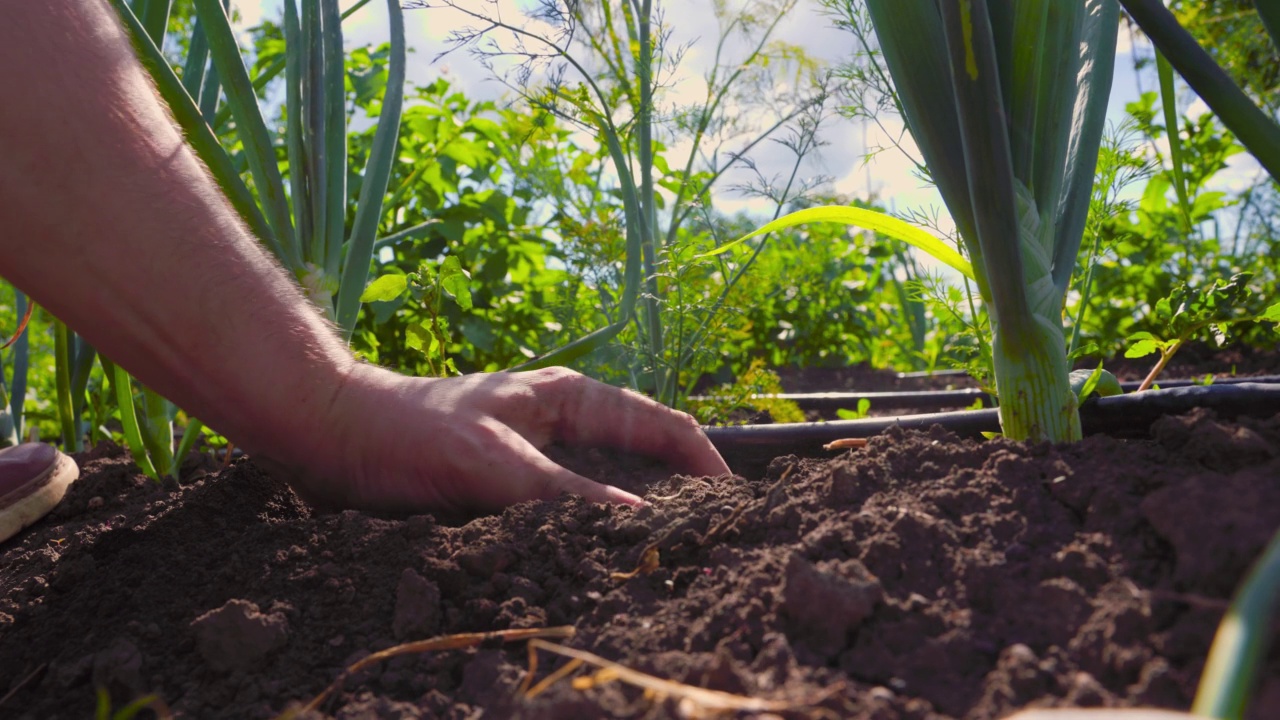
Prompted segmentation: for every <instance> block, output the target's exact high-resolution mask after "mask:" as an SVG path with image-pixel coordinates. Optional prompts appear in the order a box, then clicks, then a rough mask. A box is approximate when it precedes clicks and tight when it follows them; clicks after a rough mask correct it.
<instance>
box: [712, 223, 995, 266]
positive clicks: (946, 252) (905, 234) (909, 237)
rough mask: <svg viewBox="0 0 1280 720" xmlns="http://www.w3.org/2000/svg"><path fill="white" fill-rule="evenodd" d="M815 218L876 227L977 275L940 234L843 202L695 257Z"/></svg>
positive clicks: (771, 225) (776, 224)
mask: <svg viewBox="0 0 1280 720" xmlns="http://www.w3.org/2000/svg"><path fill="white" fill-rule="evenodd" d="M814 222H833V223H840V224H841V225H849V226H852V227H860V228H863V229H865V230H872V231H875V232H878V233H880V234H881V235H887V236H889V237H891V238H894V239H896V240H901V241H903V242H905V243H907V244H908V245H913V246H915V247H917V248H919V249H921V250H924V251H925V252H927V253H929V254H930V255H932V256H933V257H934V258H935V259H936V260H938V261H939V262H941V263H943V264H945V265H948V266H950V267H952V268H954V269H955V270H956V271H957V272H959V273H960V274H961V275H964V276H965V277H967V278H969V279H971V280H972V279H973V266H972V265H970V264H969V261H968V260H965V259H964V257H963V256H961V255H960V253H958V252H956V251H955V250H952V249H951V248H950V247H948V246H947V244H946V243H944V242H942V241H941V240H939V239H938V238H936V237H934V236H933V235H931V234H929V233H928V232H926V231H924V230H921V229H920V228H918V227H916V226H915V225H912V224H911V223H908V222H906V221H903V220H899V219H898V218H896V217H893V216H892V215H886V214H885V213H881V212H876V211H874V210H866V209H863V208H856V207H845V206H842V205H824V206H821V207H813V208H806V209H804V210H797V211H795V212H793V213H788V214H786V215H783V216H782V217H780V218H778V219H777V220H774V221H773V222H770V223H766V224H765V225H764V226H762V227H761V228H760V229H758V230H756V231H755V232H752V233H748V234H746V235H743V236H742V237H740V238H738V239H737V240H734V241H732V242H728V243H725V244H724V245H721V246H720V247H718V248H716V249H715V250H712V251H710V252H706V253H702V254H701V255H696V256H695V257H698V258H703V257H710V256H712V255H719V254H720V253H723V252H727V251H729V250H731V249H733V248H734V247H736V246H738V245H741V244H742V243H744V242H746V241H747V240H750V239H751V238H753V237H759V236H760V235H764V234H766V233H771V232H777V231H778V230H785V229H787V228H791V227H795V226H797V225H804V224H807V223H814Z"/></svg>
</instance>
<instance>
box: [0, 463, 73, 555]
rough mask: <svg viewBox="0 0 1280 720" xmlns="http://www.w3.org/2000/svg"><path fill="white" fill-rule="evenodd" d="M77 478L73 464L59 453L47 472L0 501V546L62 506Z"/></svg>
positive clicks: (0, 498)
mask: <svg viewBox="0 0 1280 720" xmlns="http://www.w3.org/2000/svg"><path fill="white" fill-rule="evenodd" d="M78 477H80V468H79V466H77V465H76V462H75V461H74V460H72V459H71V458H70V457H68V456H67V455H65V454H63V453H58V459H57V460H55V461H54V462H53V464H52V465H50V466H49V468H48V469H47V470H45V471H44V472H42V473H40V474H39V475H37V476H35V477H34V478H32V479H31V480H30V481H29V482H28V483H27V484H25V485H23V486H22V487H20V488H18V489H17V490H14V491H12V492H10V493H9V494H8V495H5V496H4V497H0V543H2V542H5V541H6V540H8V539H9V538H11V537H13V536H14V535H17V534H18V533H19V532H21V531H22V530H23V529H24V528H27V527H29V526H31V525H32V524H33V523H35V522H36V521H37V520H39V519H40V518H42V517H44V516H45V515H48V514H49V511H51V510H53V509H54V508H55V507H57V505H58V503H60V502H62V498H63V497H64V496H65V495H66V494H67V488H68V487H70V486H71V483H73V482H75V480H76V478H78Z"/></svg>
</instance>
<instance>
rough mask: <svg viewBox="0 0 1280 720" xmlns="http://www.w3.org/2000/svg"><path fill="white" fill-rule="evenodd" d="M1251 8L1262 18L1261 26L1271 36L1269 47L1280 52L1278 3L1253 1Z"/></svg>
mask: <svg viewBox="0 0 1280 720" xmlns="http://www.w3.org/2000/svg"><path fill="white" fill-rule="evenodd" d="M1253 6H1254V7H1255V8H1257V10H1258V17H1260V18H1262V26H1263V27H1264V28H1266V29H1267V35H1270V36H1271V46H1272V47H1274V48H1275V49H1276V51H1277V52H1280V3H1278V2H1275V0H1253Z"/></svg>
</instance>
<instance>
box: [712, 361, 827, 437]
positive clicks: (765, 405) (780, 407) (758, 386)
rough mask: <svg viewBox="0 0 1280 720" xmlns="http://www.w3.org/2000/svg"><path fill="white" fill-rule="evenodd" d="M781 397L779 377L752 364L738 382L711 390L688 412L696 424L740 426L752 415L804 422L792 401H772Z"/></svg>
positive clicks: (780, 399)
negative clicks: (697, 421) (765, 414)
mask: <svg viewBox="0 0 1280 720" xmlns="http://www.w3.org/2000/svg"><path fill="white" fill-rule="evenodd" d="M780 393H782V381H781V380H780V379H779V378H778V374H777V373H775V372H773V371H772V370H769V369H768V368H766V367H765V364H764V362H763V361H761V360H755V361H754V362H752V363H751V366H750V367H748V368H747V369H746V371H745V372H743V373H742V374H741V375H739V376H738V378H737V379H736V380H735V381H734V382H731V383H725V384H723V385H721V386H719V387H717V388H716V389H714V390H712V391H711V392H710V393H708V395H707V396H706V399H703V400H699V401H697V402H691V405H690V412H691V413H692V414H693V415H694V417H696V418H698V420H699V422H701V423H703V424H706V425H710V424H721V425H722V424H732V423H734V422H738V423H741V422H743V421H744V420H746V419H747V418H749V417H750V416H752V415H755V414H758V413H762V412H763V413H768V414H769V418H770V419H771V420H772V421H773V422H779V423H788V422H804V419H805V418H804V411H802V410H801V409H800V406H799V405H797V404H796V403H795V402H793V401H791V400H786V399H784V398H779V397H774V396H776V395H778V394H780Z"/></svg>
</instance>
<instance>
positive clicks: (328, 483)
mask: <svg viewBox="0 0 1280 720" xmlns="http://www.w3.org/2000/svg"><path fill="white" fill-rule="evenodd" d="M328 417H329V422H330V423H332V426H331V427H330V430H332V431H333V432H332V433H326V434H328V435H329V437H330V438H337V441H336V442H332V443H329V444H327V445H326V446H325V447H323V448H320V449H319V451H318V452H317V453H316V454H315V460H316V461H317V462H315V463H309V467H308V466H304V467H298V468H291V469H290V474H291V475H292V476H293V477H292V478H291V479H292V484H293V485H294V487H295V488H296V489H297V490H298V491H299V493H301V494H302V495H303V496H304V497H306V498H307V499H308V500H310V501H312V502H317V503H319V504H322V505H330V506H339V507H353V508H361V509H368V510H388V511H398V512H404V511H417V510H429V509H431V510H441V511H445V512H472V511H476V510H494V509H499V508H502V507H505V506H507V505H510V504H512V503H517V502H520V501H523V500H531V499H539V498H552V497H555V496H557V495H560V494H561V493H565V492H568V493H573V494H575V495H581V496H582V497H584V498H586V499H587V500H590V501H593V502H617V503H624V504H631V505H638V504H641V502H642V501H641V500H640V498H638V497H636V496H634V495H632V494H630V493H628V492H625V491H623V490H620V489H618V488H615V487H611V486H608V485H603V484H600V483H597V482H594V481H592V480H589V479H587V478H584V477H582V476H580V475H578V474H576V473H573V472H571V471H569V470H566V469H565V468H562V467H560V466H559V465H557V464H555V463H554V462H552V461H551V460H550V459H548V458H547V457H546V456H545V455H543V454H542V453H541V451H540V450H541V448H543V447H545V446H546V445H547V444H548V443H550V442H553V441H555V442H562V443H565V444H568V445H583V446H601V447H612V448H618V449H621V450H626V451H630V452H636V453H640V454H644V455H650V456H654V457H657V458H659V459H662V460H665V461H666V462H668V463H669V464H671V465H672V466H673V468H675V469H677V470H679V471H682V472H687V473H690V474H695V475H724V474H727V473H728V472H729V468H728V466H727V465H725V462H724V460H723V459H722V458H721V457H720V455H719V453H717V452H716V450H715V448H714V447H713V446H712V445H711V442H710V441H709V440H707V438H706V436H705V435H703V434H702V432H701V431H700V430H699V429H698V425H697V423H696V422H695V421H694V419H693V418H692V417H690V416H689V415H686V414H685V413H681V412H677V411H675V410H672V409H670V408H668V407H666V406H664V405H661V404H660V403H657V402H655V401H653V400H650V399H648V398H646V397H643V396H641V395H638V394H636V393H633V392H629V391H626V390H622V389H620V388H615V387H612V386H609V385H605V384H603V383H600V382H597V381H595V380H591V379H590V378H587V377H585V376H583V375H580V374H578V373H576V372H573V371H572V370H567V369H565V368H547V369H544V370H535V371H532V372H524V373H487V374H476V375H467V376H464V377H458V378H436V379H427V378H410V377H404V376H402V375H398V374H396V373H392V372H390V371H387V370H383V369H381V368H376V367H372V366H359V367H357V368H355V369H354V370H353V371H352V373H351V375H350V376H349V377H348V379H347V381H346V383H345V384H344V385H343V387H342V389H341V391H340V392H339V393H338V396H337V398H336V399H335V401H334V403H333V406H332V412H330V413H328Z"/></svg>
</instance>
